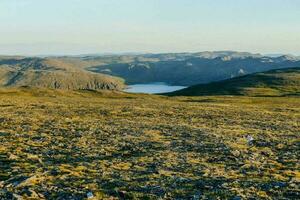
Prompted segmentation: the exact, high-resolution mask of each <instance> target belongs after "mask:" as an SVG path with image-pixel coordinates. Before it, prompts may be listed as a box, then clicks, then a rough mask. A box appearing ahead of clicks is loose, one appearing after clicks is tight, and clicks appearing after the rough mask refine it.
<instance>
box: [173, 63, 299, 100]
mask: <svg viewBox="0 0 300 200" xmlns="http://www.w3.org/2000/svg"><path fill="white" fill-rule="evenodd" d="M168 95H170V96H202V95H246V96H289V95H298V96H300V68H288V69H277V70H271V71H268V72H261V73H255V74H250V75H245V76H241V77H236V78H231V79H228V80H224V81H219V82H213V83H209V84H200V85H195V86H191V87H188V88H186V89H183V90H179V91H176V92H172V93H170V94H168Z"/></svg>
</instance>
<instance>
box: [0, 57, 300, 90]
mask: <svg viewBox="0 0 300 200" xmlns="http://www.w3.org/2000/svg"><path fill="white" fill-rule="evenodd" d="M298 66H300V59H299V58H297V57H294V56H290V55H281V56H279V57H267V56H263V55H260V54H251V53H247V52H235V51H216V52H208V51H207V52H199V53H164V54H121V55H109V54H108V55H81V56H60V57H56V56H51V57H36V58H28V57H21V56H18V57H13V56H0V86H24V85H29V86H38V87H50V88H60V89H82V88H85V89H116V90H121V89H122V88H123V87H124V83H123V82H124V81H123V80H122V79H124V80H125V82H126V84H139V83H151V82H165V83H167V84H170V85H183V86H192V85H196V84H204V83H210V82H215V81H221V80H226V79H229V78H233V77H239V76H243V75H246V74H252V73H256V72H263V71H268V70H272V69H280V68H292V67H298ZM116 77H120V78H116Z"/></svg>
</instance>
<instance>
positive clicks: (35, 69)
mask: <svg viewBox="0 0 300 200" xmlns="http://www.w3.org/2000/svg"><path fill="white" fill-rule="evenodd" d="M123 82H124V81H123V80H122V79H120V78H116V77H112V76H109V75H104V74H99V73H93V72H89V71H86V70H83V69H81V68H80V65H78V64H76V63H72V62H65V61H64V60H62V59H54V58H23V57H0V86H2V87H21V86H31V87H46V88H54V89H69V90H77V89H91V90H97V89H109V90H121V89H123V87H124V83H123Z"/></svg>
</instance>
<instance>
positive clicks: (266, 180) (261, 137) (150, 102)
mask: <svg viewBox="0 0 300 200" xmlns="http://www.w3.org/2000/svg"><path fill="white" fill-rule="evenodd" d="M0 113H1V115H0V141H1V146H0V199H14V198H16V199H17V198H19V199H22V198H24V199H87V198H89V199H159V198H161V199H218V198H219V199H251V198H252V199H274V198H276V199H299V195H300V194H299V182H300V172H299V167H300V166H299V155H300V152H299V142H300V140H299V132H300V100H299V98H296V97H273V98H263V97H222V96H218V97H213V96H212V97H162V96H154V95H133V94H122V93H117V92H91V91H73V92H71V91H69V92H66V91H54V90H45V89H43V90H42V89H39V90H38V89H26V88H23V89H9V90H7V89H5V90H4V89H3V90H0ZM21 197H22V198H21Z"/></svg>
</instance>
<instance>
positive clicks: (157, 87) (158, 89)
mask: <svg viewBox="0 0 300 200" xmlns="http://www.w3.org/2000/svg"><path fill="white" fill-rule="evenodd" d="M184 88H186V87H185V86H173V85H168V84H166V83H163V82H157V83H147V84H135V85H128V88H127V89H125V90H124V91H125V92H129V93H146V94H158V93H166V92H174V91H176V90H181V89H184Z"/></svg>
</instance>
